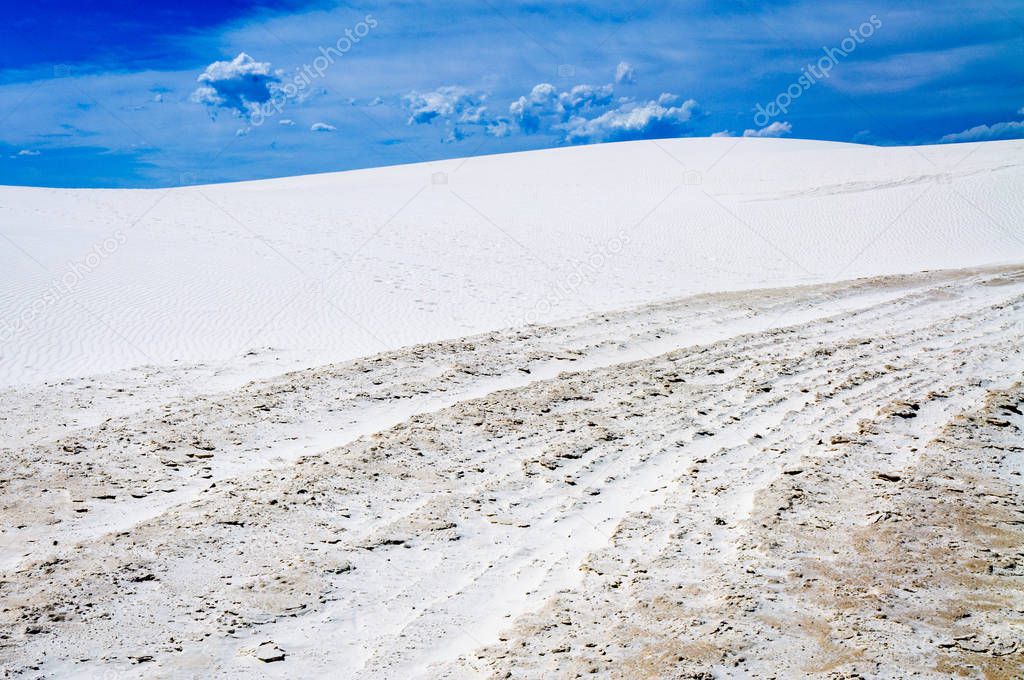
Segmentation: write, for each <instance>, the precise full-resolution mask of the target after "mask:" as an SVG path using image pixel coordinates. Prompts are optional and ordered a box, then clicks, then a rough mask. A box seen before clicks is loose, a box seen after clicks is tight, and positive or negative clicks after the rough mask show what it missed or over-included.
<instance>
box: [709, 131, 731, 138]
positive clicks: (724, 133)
mask: <svg viewBox="0 0 1024 680" xmlns="http://www.w3.org/2000/svg"><path fill="white" fill-rule="evenodd" d="M711 136H712V137H732V130H722V131H721V132H712V133H711Z"/></svg>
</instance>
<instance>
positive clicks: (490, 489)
mask: <svg viewBox="0 0 1024 680" xmlns="http://www.w3.org/2000/svg"><path fill="white" fill-rule="evenodd" d="M1022 151H1024V142H1016V141H1014V142H997V143H985V144H966V145H950V146H941V147H903V148H885V149H883V148H875V147H864V146H858V145H844V144H832V143H823V142H810V141H799V140H773V139H700V140H695V139H694V140H662V141H656V142H635V143H624V144H609V145H600V146H592V147H578V148H569V149H558V150H553V151H539V152H528V153H521V154H510V155H505V156H491V157H481V158H471V159H463V160H454V161H443V162H437V163H429V164H418V165H410V166H400V167H393V168H382V169H374V170H365V171H356V172H347V173H336V174H328V175H317V176H308V177H295V178H287V179H279V180H267V181H260V182H247V183H240V184H230V185H209V186H188V187H180V188H175V189H169V190H152V191H114V190H110V191H107V190H102V191H95V190H93V191H85V190H57V189H27V188H15V187H0V215H2V216H3V219H2V222H0V225H2V226H0V237H2V241H0V246H4V247H0V258H3V259H2V260H0V279H2V280H3V283H4V285H3V288H2V296H0V323H2V324H4V325H3V326H2V327H0V331H2V334H0V341H2V344H0V352H2V353H0V404H2V406H3V408H2V409H0V514H2V517H3V518H4V522H3V524H2V527H0V570H2V574H0V669H2V670H3V672H4V674H5V676H10V677H15V678H38V677H54V678H118V679H121V678H208V677H223V678H254V677H255V678H294V677H343V678H381V679H391V678H396V679H397V678H402V679H404V678H453V679H454V678H458V679H460V680H461V679H463V678H575V677H595V678H677V679H689V680H712V679H721V678H765V679H767V678H803V677H808V678H822V679H827V680H840V679H844V680H853V679H855V678H905V677H920V678H934V679H938V678H951V677H962V678H984V679H986V680H1003V679H1005V680H1010V679H1012V678H1019V677H1021V676H1022V674H1024V617H1022V614H1021V612H1022V611H1024V590H1022V589H1021V587H1020V583H1021V578H1024V552H1022V546H1024V529H1022V527H1024V487H1022V473H1024V415H1022V412H1024V192H1022V189H1024V160H1022V159H1024V154H1022Z"/></svg>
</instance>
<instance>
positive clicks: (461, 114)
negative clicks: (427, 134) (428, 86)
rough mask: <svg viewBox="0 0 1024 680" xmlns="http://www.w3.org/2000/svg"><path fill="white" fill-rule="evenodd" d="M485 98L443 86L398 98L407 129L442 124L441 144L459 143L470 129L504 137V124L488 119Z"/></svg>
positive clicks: (484, 95)
mask: <svg viewBox="0 0 1024 680" xmlns="http://www.w3.org/2000/svg"><path fill="white" fill-rule="evenodd" d="M486 99H487V95H486V94H485V93H484V92H480V91H479V90H473V89H470V88H467V87H462V86H459V85H445V86H443V87H438V88H437V89H435V90H431V91H429V92H417V91H413V92H410V93H409V94H407V95H406V96H404V97H402V102H403V103H404V105H406V108H407V109H408V110H409V112H410V115H409V121H408V124H409V125H425V124H430V123H434V122H443V124H444V129H445V134H444V136H443V137H441V141H443V142H445V143H452V142H456V141H462V140H463V139H465V138H466V137H468V136H470V135H471V134H472V132H471V129H472V128H473V127H481V128H483V129H484V130H485V131H486V132H487V133H489V134H493V135H495V136H498V137H501V136H506V135H507V134H508V130H509V127H508V120H507V119H504V118H494V117H492V116H490V114H489V113H488V111H487V107H486V105H485V104H484V102H485V101H486Z"/></svg>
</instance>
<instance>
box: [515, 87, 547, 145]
mask: <svg viewBox="0 0 1024 680" xmlns="http://www.w3.org/2000/svg"><path fill="white" fill-rule="evenodd" d="M557 109H558V89H557V88H556V87H555V86H554V85H552V84H551V83H539V84H537V85H534V86H533V89H532V90H530V94H528V95H524V96H522V97H520V98H519V99H517V100H515V101H514V102H512V103H511V104H510V105H509V107H508V112H509V115H511V116H512V120H513V121H515V123H516V125H518V126H519V128H520V129H521V130H522V131H523V132H527V133H531V132H537V131H539V130H540V126H541V120H542V119H543V118H545V117H547V116H553V115H556V114H557Z"/></svg>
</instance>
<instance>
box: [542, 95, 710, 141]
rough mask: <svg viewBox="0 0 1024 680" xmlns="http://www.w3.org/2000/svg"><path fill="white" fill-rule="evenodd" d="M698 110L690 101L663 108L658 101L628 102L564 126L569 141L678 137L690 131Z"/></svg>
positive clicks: (574, 120) (579, 118) (693, 101)
mask: <svg viewBox="0 0 1024 680" xmlns="http://www.w3.org/2000/svg"><path fill="white" fill-rule="evenodd" d="M696 110H697V102H696V101H695V100H693V99H687V100H686V101H685V102H683V103H682V104H680V105H679V106H668V107H666V106H663V105H661V104H659V103H658V102H656V101H649V102H647V103H646V104H635V103H626V104H622V105H621V106H620V107H619V108H617V109H613V110H611V111H606V112H604V113H602V114H601V115H600V116H597V117H596V118H591V119H586V118H583V117H577V118H573V119H571V120H570V121H569V122H568V123H567V124H565V125H564V126H562V127H563V128H564V129H565V138H566V141H569V142H613V141H624V140H629V139H654V138H659V137H678V136H680V135H681V134H683V133H685V132H687V131H688V126H687V125H686V123H687V122H688V121H689V120H690V119H691V118H692V117H693V114H694V112H695V111H696Z"/></svg>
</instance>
